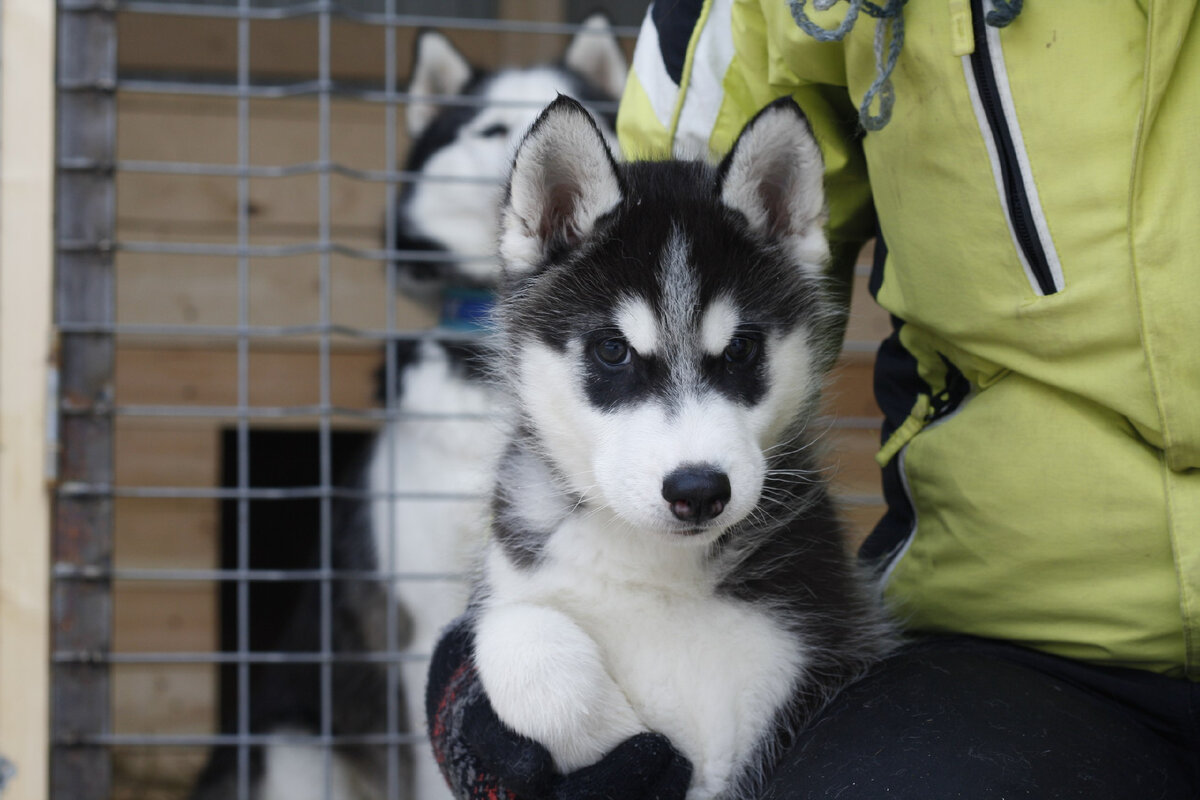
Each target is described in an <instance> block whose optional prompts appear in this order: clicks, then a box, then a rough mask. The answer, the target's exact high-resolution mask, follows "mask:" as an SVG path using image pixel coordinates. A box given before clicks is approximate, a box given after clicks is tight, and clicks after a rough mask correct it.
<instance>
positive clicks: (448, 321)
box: [440, 288, 496, 331]
mask: <svg viewBox="0 0 1200 800" xmlns="http://www.w3.org/2000/svg"><path fill="white" fill-rule="evenodd" d="M495 305H496V295H495V293H494V292H492V291H490V290H488V289H457V288H455V289H447V290H446V291H445V292H443V294H442V317H441V321H440V324H441V327H443V328H450V329H452V330H459V331H485V330H488V329H489V328H490V327H491V326H492V309H493V308H494V307H495Z"/></svg>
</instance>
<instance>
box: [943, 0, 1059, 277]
mask: <svg viewBox="0 0 1200 800" xmlns="http://www.w3.org/2000/svg"><path fill="white" fill-rule="evenodd" d="M986 13H987V8H985V0H971V26H972V29H973V32H974V36H975V49H974V52H972V53H971V54H970V55H968V56H965V57H964V58H967V59H969V62H970V67H971V73H972V75H973V77H974V84H975V88H976V91H977V93H978V99H979V105H980V106H981V107H982V112H983V118H984V119H981V120H980V124H981V125H983V124H984V123H985V122H986V125H987V128H988V130H987V131H985V134H986V133H988V132H990V133H991V138H992V142H993V143H994V145H995V150H994V152H995V157H996V161H997V164H996V167H997V171H998V173H999V183H1001V184H1002V185H1001V187H999V188H1001V191H1002V193H1003V195H1004V202H1005V206H1006V209H1007V213H1008V222H1009V225H1010V227H1011V230H1012V234H1013V238H1014V239H1015V240H1016V244H1017V247H1018V248H1019V249H1020V252H1021V254H1022V255H1023V256H1024V262H1025V266H1026V268H1027V270H1028V272H1029V274H1030V278H1031V283H1032V284H1033V288H1034V289H1035V290H1036V291H1037V293H1038V294H1040V295H1049V294H1054V293H1056V292H1058V291H1060V290H1061V289H1062V288H1063V284H1062V274H1061V269H1060V268H1058V266H1057V254H1054V253H1053V244H1052V243H1050V242H1049V234H1048V232H1046V231H1044V230H1039V227H1038V220H1037V217H1036V216H1035V214H1037V213H1040V208H1039V209H1035V204H1034V202H1033V201H1032V200H1031V199H1030V197H1029V193H1028V191H1027V190H1026V185H1027V183H1026V175H1025V173H1024V171H1023V170H1022V166H1021V164H1022V160H1021V158H1020V155H1019V154H1018V142H1019V140H1018V139H1017V138H1016V137H1019V136H1020V134H1019V130H1018V129H1017V128H1016V125H1015V120H1010V119H1009V118H1008V116H1007V115H1006V114H1005V109H1004V102H1003V99H1002V96H1001V88H1000V81H999V79H998V77H997V75H996V67H995V58H994V56H995V55H998V54H994V53H993V52H992V43H991V42H989V41H988V30H987V23H986V22H985V21H984V16H985V14H986ZM1021 146H1022V147H1023V145H1021ZM1043 219H1044V218H1043ZM1043 227H1044V222H1043ZM1043 241H1045V242H1046V244H1048V245H1049V248H1050V253H1049V254H1048V253H1047V246H1045V245H1044V244H1043ZM1051 256H1053V259H1052V258H1051ZM1052 261H1053V263H1052Z"/></svg>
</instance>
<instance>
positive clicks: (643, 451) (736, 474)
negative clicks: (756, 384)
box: [517, 327, 820, 538]
mask: <svg viewBox="0 0 1200 800" xmlns="http://www.w3.org/2000/svg"><path fill="white" fill-rule="evenodd" d="M767 349H768V350H769V351H771V352H773V353H774V354H775V356H774V357H773V358H771V361H770V370H771V373H770V378H769V381H768V384H769V387H770V388H769V389H768V392H767V396H766V397H765V398H763V400H762V401H761V402H759V403H758V404H757V405H755V406H753V407H751V408H746V407H744V406H741V405H739V404H737V403H735V402H733V401H731V400H728V399H727V398H724V397H722V396H720V395H717V394H715V393H710V394H707V395H696V396H692V397H686V398H681V399H680V400H679V403H678V407H676V408H668V407H667V406H664V405H662V404H660V403H655V402H647V403H643V404H641V405H638V406H637V407H635V408H633V409H625V410H621V411H619V412H607V411H602V410H599V409H597V408H595V407H594V406H592V405H591V404H590V403H589V402H588V400H587V398H586V396H585V395H584V392H583V388H582V377H581V376H580V375H579V374H578V372H577V367H576V364H578V363H579V360H580V358H579V345H578V343H573V344H572V345H570V346H568V348H567V350H566V351H565V352H564V353H560V352H558V351H556V350H554V349H553V348H551V347H549V346H547V345H545V344H543V343H541V342H537V341H533V342H528V343H525V344H524V345H523V347H522V349H521V351H520V354H519V356H518V365H519V367H518V369H519V373H520V379H519V380H518V381H517V392H518V394H519V400H520V402H521V404H522V406H523V407H524V408H526V409H527V410H528V412H529V416H530V417H531V418H532V419H534V420H536V422H537V426H538V433H539V435H540V437H541V439H542V441H543V443H544V445H545V447H546V449H547V451H548V453H549V455H550V456H551V458H552V459H553V460H554V462H555V463H556V464H557V465H559V468H560V469H561V471H562V473H563V474H564V475H565V476H566V479H567V481H568V482H569V483H570V487H571V489H572V491H574V492H575V493H577V494H579V495H580V496H582V497H584V498H585V499H594V500H597V501H600V502H603V503H604V504H605V505H607V506H609V507H611V508H612V509H614V511H615V512H616V513H617V515H619V516H620V517H621V518H622V519H623V520H625V521H627V522H628V523H630V524H634V525H641V526H645V527H650V528H653V529H655V530H659V531H661V532H663V534H664V535H668V536H671V535H675V533H676V532H678V531H679V530H680V528H681V527H682V524H681V523H680V522H679V520H677V519H675V517H674V516H673V515H672V514H671V513H670V510H669V508H668V506H667V505H666V504H665V503H664V502H663V498H662V493H661V492H662V482H663V478H665V477H666V476H667V475H668V474H670V473H671V472H672V471H674V470H675V469H677V468H679V467H681V466H684V465H687V464H707V465H711V466H713V467H716V468H718V469H720V470H721V471H723V472H725V473H726V474H727V475H728V476H729V480H730V485H731V488H732V495H731V497H730V501H729V504H728V505H727V507H726V508H725V511H724V512H723V513H722V514H721V515H720V516H719V517H716V518H715V519H713V520H711V521H710V522H709V523H708V525H709V527H708V528H707V531H708V534H707V535H708V536H709V537H713V538H715V536H716V535H717V534H719V533H720V531H722V530H724V529H726V528H728V527H729V526H731V525H733V524H735V523H737V522H739V521H741V520H742V519H743V518H745V516H746V514H748V513H749V512H750V511H751V510H752V509H753V508H754V507H755V506H756V505H757V503H758V496H759V493H760V492H761V490H762V485H763V480H764V474H765V473H764V470H765V459H764V456H763V452H762V448H764V447H767V446H770V445H771V444H772V443H774V442H775V441H778V437H779V436H781V435H782V433H783V427H784V426H786V425H787V423H788V421H789V420H790V415H788V414H787V413H785V411H786V410H787V409H791V408H797V407H799V406H800V405H802V404H803V403H805V402H807V401H808V399H809V398H811V397H813V396H814V395H815V394H816V392H817V391H818V390H819V389H820V380H819V378H818V377H817V374H816V367H815V363H814V362H815V359H814V356H813V354H812V352H811V348H810V347H809V345H808V332H807V331H806V330H805V329H804V328H802V327H801V328H797V329H796V330H794V331H793V332H792V333H790V334H789V335H787V336H782V337H771V338H770V339H769V340H768V341H767Z"/></svg>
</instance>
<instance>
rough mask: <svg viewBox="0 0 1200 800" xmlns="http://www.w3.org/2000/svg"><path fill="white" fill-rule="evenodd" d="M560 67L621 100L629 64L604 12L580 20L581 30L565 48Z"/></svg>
mask: <svg viewBox="0 0 1200 800" xmlns="http://www.w3.org/2000/svg"><path fill="white" fill-rule="evenodd" d="M563 64H564V65H565V66H566V67H567V68H568V69H571V70H574V71H575V72H578V73H579V74H580V75H582V76H583V77H585V78H587V79H588V81H589V82H590V83H592V84H594V85H595V86H596V88H597V89H600V90H601V91H602V92H604V93H605V94H606V95H608V96H609V97H620V96H621V93H622V92H623V91H624V90H625V78H626V77H627V75H628V73H629V64H628V63H627V62H626V60H625V53H624V52H623V51H622V50H621V45H619V44H618V43H617V37H616V36H614V35H613V32H612V25H611V24H610V23H609V21H608V17H607V16H606V15H604V14H603V13H599V12H597V13H595V14H592V15H591V16H590V17H588V18H587V19H585V20H584V21H583V29H582V30H580V31H579V33H577V34H575V37H574V38H573V39H571V44H569V45H568V46H567V52H566V53H565V54H564V55H563Z"/></svg>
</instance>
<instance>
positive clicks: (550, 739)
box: [476, 513, 805, 800]
mask: <svg viewBox="0 0 1200 800" xmlns="http://www.w3.org/2000/svg"><path fill="white" fill-rule="evenodd" d="M703 552H704V548H703V547H702V546H700V545H698V544H695V543H688V542H680V541H671V540H667V539H658V538H655V537H646V536H645V534H644V532H642V531H638V530H636V529H634V528H632V527H631V526H628V525H626V524H624V523H623V521H621V520H619V519H615V518H613V517H611V516H609V515H607V514H604V513H598V514H595V515H593V516H589V517H582V518H581V517H572V519H571V520H569V521H568V522H567V523H566V524H564V525H563V526H562V527H561V528H560V529H559V530H557V531H556V532H555V533H554V535H553V536H552V537H551V539H550V541H549V543H548V549H547V553H546V555H545V559H544V562H543V563H542V564H541V565H540V566H539V567H538V568H537V569H536V570H535V571H533V572H532V573H530V572H522V571H519V570H517V569H516V568H514V567H513V566H511V565H510V564H509V563H508V561H507V559H506V558H505V557H504V555H503V553H501V552H500V550H499V548H498V547H497V546H493V547H492V550H491V554H490V556H489V559H488V574H489V578H490V587H491V592H490V595H489V597H488V600H487V605H486V608H485V609H484V610H483V611H482V613H481V616H480V619H479V621H478V623H477V627H476V635H477V639H476V653H477V660H476V663H477V666H478V668H479V674H480V678H481V680H482V681H483V685H484V688H485V689H486V690H487V692H488V697H489V698H490V699H491V702H492V705H493V707H494V708H495V709H496V712H497V713H498V714H499V716H500V718H501V719H503V720H504V721H505V722H506V724H508V725H510V726H512V727H513V728H514V729H516V730H517V731H519V732H521V733H524V734H526V735H529V736H532V737H534V738H535V739H537V740H538V741H541V742H542V743H543V744H545V745H546V746H547V747H548V749H549V750H550V752H551V753H552V754H553V755H554V758H555V762H556V764H557V765H558V767H559V768H560V769H563V770H570V769H573V768H577V767H580V766H583V765H585V764H589V763H593V762H594V761H596V760H598V759H599V758H600V757H601V756H603V755H604V754H605V753H607V752H608V751H609V750H611V749H612V747H613V746H614V745H615V744H617V743H619V742H621V741H622V740H624V739H625V738H628V737H629V736H630V735H632V734H633V733H636V732H638V731H643V730H652V731H658V732H661V733H663V734H665V735H666V736H667V737H668V738H669V739H670V740H671V742H672V743H673V744H674V745H675V747H677V748H678V749H679V750H680V752H682V753H683V755H684V756H686V757H687V758H688V759H689V760H690V761H691V762H692V765H693V767H694V770H695V772H694V775H693V779H692V784H691V788H690V790H689V793H688V798H689V800H701V799H702V798H711V797H717V796H719V795H720V793H721V792H722V791H723V790H725V789H726V788H728V783H729V781H730V779H731V777H733V776H732V774H731V773H732V772H733V770H734V769H735V768H736V767H737V766H738V765H740V764H743V763H744V762H745V760H746V759H747V758H748V757H749V756H750V755H751V752H752V750H753V748H754V747H755V746H756V745H757V744H758V742H759V741H760V740H761V739H762V737H763V736H764V735H765V734H766V732H767V727H768V726H769V725H770V724H771V722H772V721H773V718H774V712H775V710H776V709H777V708H778V707H779V706H780V705H781V704H782V703H783V702H784V701H785V700H786V699H787V698H788V697H789V696H790V694H791V692H792V691H793V689H794V686H795V682H796V680H798V679H799V677H800V676H801V675H802V673H803V668H804V664H805V653H804V650H803V647H802V646H800V645H798V644H797V642H796V640H795V638H794V637H792V636H791V635H789V634H787V633H786V632H785V631H783V630H782V629H781V628H780V627H778V625H777V623H776V622H775V621H774V620H773V619H772V618H771V616H770V614H769V613H768V612H766V611H765V610H763V609H761V608H757V607H754V606H752V605H749V604H746V603H742V602H739V601H736V600H732V599H727V598H722V597H719V596H717V595H715V594H714V593H713V586H712V576H711V575H709V574H708V573H706V572H705V570H704V569H703V566H702V555H703ZM732 687H740V688H738V689H737V690H736V691H731V688H732ZM531 696H537V697H538V698H539V701H538V702H536V703H531V702H529V698H530V697H531Z"/></svg>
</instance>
